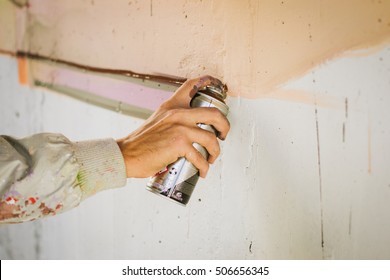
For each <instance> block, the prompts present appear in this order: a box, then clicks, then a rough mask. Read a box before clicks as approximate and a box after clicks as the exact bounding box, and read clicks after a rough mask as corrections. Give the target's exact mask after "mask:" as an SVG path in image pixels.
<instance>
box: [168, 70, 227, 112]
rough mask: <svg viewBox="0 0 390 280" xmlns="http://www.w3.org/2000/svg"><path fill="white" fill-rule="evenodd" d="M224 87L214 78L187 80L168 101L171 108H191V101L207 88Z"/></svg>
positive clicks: (205, 77)
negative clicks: (210, 86)
mask: <svg viewBox="0 0 390 280" xmlns="http://www.w3.org/2000/svg"><path fill="white" fill-rule="evenodd" d="M209 85H212V86H216V87H224V85H223V83H222V82H221V81H220V80H218V79H217V78H214V77H212V76H209V75H206V76H202V77H199V78H196V79H191V80H187V81H186V82H185V83H184V84H183V85H181V87H180V88H179V89H178V90H176V92H175V94H174V95H173V96H172V97H171V98H169V99H168V101H167V102H168V103H169V105H170V106H169V107H170V108H190V102H191V99H192V98H193V97H194V95H195V94H196V93H197V92H198V91H199V90H201V89H203V88H205V87H206V86H209Z"/></svg>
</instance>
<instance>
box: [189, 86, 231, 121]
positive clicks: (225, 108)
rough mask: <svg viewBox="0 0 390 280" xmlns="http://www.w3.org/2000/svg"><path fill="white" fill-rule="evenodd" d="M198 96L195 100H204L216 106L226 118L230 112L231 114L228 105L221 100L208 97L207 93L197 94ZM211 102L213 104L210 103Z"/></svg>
mask: <svg viewBox="0 0 390 280" xmlns="http://www.w3.org/2000/svg"><path fill="white" fill-rule="evenodd" d="M197 94H198V96H197V97H195V98H199V99H202V100H203V101H206V102H209V103H211V104H213V105H215V107H216V108H217V109H219V110H220V111H221V112H222V113H223V114H224V115H225V116H227V114H228V112H229V106H228V105H226V103H225V102H223V101H221V100H219V99H218V98H216V97H213V96H211V95H208V94H207V93H203V92H198V93H197ZM210 101H211V102H210Z"/></svg>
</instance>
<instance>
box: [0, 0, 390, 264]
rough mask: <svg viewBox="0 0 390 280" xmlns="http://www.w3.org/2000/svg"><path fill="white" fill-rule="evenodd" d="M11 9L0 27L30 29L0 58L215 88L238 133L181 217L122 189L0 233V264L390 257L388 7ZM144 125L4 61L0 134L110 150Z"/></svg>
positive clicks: (268, 4)
mask: <svg viewBox="0 0 390 280" xmlns="http://www.w3.org/2000/svg"><path fill="white" fill-rule="evenodd" d="M6 9H8V10H11V11H13V14H12V13H7V14H8V16H7V18H5V17H1V16H0V22H1V21H5V22H11V23H13V21H15V19H16V18H19V21H18V22H19V23H20V22H23V21H24V22H25V23H26V26H27V27H28V28H27V29H26V31H25V33H23V32H21V31H18V30H21V29H20V28H19V27H18V25H16V27H15V26H14V27H12V26H13V25H12V24H11V25H2V26H0V34H1V35H0V47H1V48H2V49H3V50H6V51H16V50H25V51H30V52H33V53H39V54H42V55H47V56H50V57H54V58H60V59H66V60H69V61H75V62H80V63H83V64H86V65H91V66H96V67H104V68H113V69H131V70H134V71H139V72H142V73H159V74H161V73H162V74H166V75H173V76H180V77H194V76H198V75H202V74H205V73H208V74H211V75H214V76H217V77H219V78H221V79H222V80H224V81H225V82H227V84H228V86H229V88H230V97H229V99H228V105H229V106H230V109H231V111H230V115H229V119H230V122H231V127H232V129H231V132H230V134H229V135H228V138H227V140H226V141H225V142H224V143H221V145H222V151H223V152H222V155H221V156H220V158H219V160H218V161H217V162H216V163H215V164H214V166H212V168H211V170H210V172H209V175H208V177H207V178H206V179H204V180H201V181H200V182H199V183H198V186H197V189H196V191H195V193H194V195H193V197H192V200H191V202H190V204H189V205H188V206H187V207H185V208H184V207H179V206H178V205H176V204H173V203H169V202H167V201H166V200H164V199H161V198H160V197H158V196H155V195H153V194H151V193H149V192H147V191H146V190H145V188H144V187H145V184H146V179H137V180H135V179H131V180H129V181H128V184H127V186H126V187H125V188H122V189H117V190H112V191H106V192H103V193H99V194H97V195H96V196H94V197H92V198H90V199H88V200H87V201H85V202H84V203H83V204H82V205H80V206H79V207H78V208H76V209H73V210H71V211H69V212H67V213H64V214H61V215H58V216H55V217H51V218H47V219H43V220H40V221H35V222H29V223H25V224H19V225H7V226H1V227H0V232H1V233H0V257H1V258H2V259H8V258H9V259H73V258H75V259H322V258H325V259H389V258H390V219H389V216H390V203H389V201H390V172H389V171H388V169H389V166H390V147H389V145H388V143H390V123H389V122H390V111H389V110H388V108H389V105H390V94H389V93H390V45H389V39H390V1H363V0H361V1H347V0H343V1H308V0H307V1H305V0H299V1H260V0H259V1H218V0H215V1H211V0H210V1H184V0H182V1H157V0H150V1H98V0H92V1H66V2H64V1H62V2H58V1H47V0H33V1H29V5H28V7H23V8H17V7H15V6H14V5H12V4H11V3H10V1H5V0H0V14H3V13H2V11H5V10H6ZM21 9H22V10H23V9H28V10H29V12H28V16H27V17H26V18H23V17H22V16H21ZM5 26H7V28H5ZM13 28H14V29H15V30H14V29H13ZM18 28H19V29H18ZM5 32H8V33H9V35H8V37H7V36H5V35H4V34H6V33H5ZM8 33H7V34H8ZM4 38H5V39H4ZM7 38H8V39H9V40H8V39H7ZM12 40H14V41H13V42H12ZM3 53H5V52H3ZM19 78H20V77H19ZM141 123H142V120H140V119H136V118H131V117H128V116H124V115H122V114H120V113H117V112H111V111H108V110H105V109H102V108H98V107H96V106H93V105H90V104H86V103H82V102H80V101H77V100H74V99H71V98H69V97H67V96H63V95H60V94H57V93H54V92H51V91H46V90H44V89H41V88H29V87H25V86H20V85H19V84H18V67H17V61H16V60H15V59H14V58H12V57H9V56H4V55H3V56H0V133H1V134H11V135H14V136H18V137H22V136H26V135H29V134H32V133H37V132H41V131H50V132H60V133H63V134H64V135H66V136H67V137H68V138H70V139H71V140H74V141H76V140H83V139H92V138H103V137H113V138H118V137H122V136H124V135H126V134H128V132H129V131H132V130H134V129H136V128H137V127H138V126H139V125H140V124H141Z"/></svg>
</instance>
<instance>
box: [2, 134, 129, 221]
mask: <svg viewBox="0 0 390 280" xmlns="http://www.w3.org/2000/svg"><path fill="white" fill-rule="evenodd" d="M125 184H126V170H125V165H124V160H123V157H122V154H121V152H120V150H119V147H118V145H117V143H116V142H115V140H114V139H102V140H92V141H84V142H75V143H73V142H71V141H69V140H68V139H67V138H66V137H64V136H63V135H61V134H51V133H42V134H36V135H33V136H30V137H27V138H23V139H15V138H12V137H10V136H0V223H19V222H24V221H30V220H35V219H38V218H42V217H45V216H51V215H55V214H58V213H60V212H63V211H66V210H69V209H71V208H73V207H76V206H78V205H79V204H80V202H81V201H82V200H84V199H86V198H87V197H89V196H91V195H93V194H95V193H97V192H99V191H102V190H105V189H110V188H116V187H121V186H124V185H125Z"/></svg>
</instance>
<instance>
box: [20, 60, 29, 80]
mask: <svg viewBox="0 0 390 280" xmlns="http://www.w3.org/2000/svg"><path fill="white" fill-rule="evenodd" d="M18 74H19V84H21V85H28V63H27V59H26V58H23V57H18Z"/></svg>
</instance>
